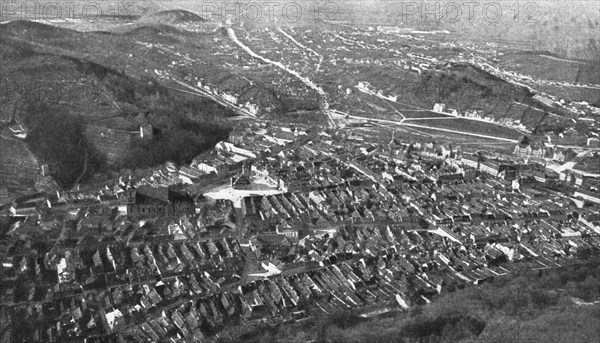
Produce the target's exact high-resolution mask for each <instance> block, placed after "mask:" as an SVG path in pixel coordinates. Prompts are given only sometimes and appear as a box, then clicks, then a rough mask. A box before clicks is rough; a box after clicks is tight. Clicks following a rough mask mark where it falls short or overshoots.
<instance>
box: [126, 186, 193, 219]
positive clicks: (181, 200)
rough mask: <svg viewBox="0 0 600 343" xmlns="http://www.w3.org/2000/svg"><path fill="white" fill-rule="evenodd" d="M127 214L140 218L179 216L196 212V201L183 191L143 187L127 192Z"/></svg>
mask: <svg viewBox="0 0 600 343" xmlns="http://www.w3.org/2000/svg"><path fill="white" fill-rule="evenodd" d="M125 197H126V201H127V214H129V215H138V216H165V215H166V216H179V215H183V214H193V213H194V212H195V203H194V199H192V197H190V196H189V195H188V194H187V193H185V192H183V191H178V190H174V189H171V188H167V187H159V188H152V187H141V188H137V189H129V190H127V191H126V192H125Z"/></svg>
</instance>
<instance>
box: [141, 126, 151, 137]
mask: <svg viewBox="0 0 600 343" xmlns="http://www.w3.org/2000/svg"><path fill="white" fill-rule="evenodd" d="M152 136H153V128H152V125H150V124H142V125H140V138H145V139H151V138H152Z"/></svg>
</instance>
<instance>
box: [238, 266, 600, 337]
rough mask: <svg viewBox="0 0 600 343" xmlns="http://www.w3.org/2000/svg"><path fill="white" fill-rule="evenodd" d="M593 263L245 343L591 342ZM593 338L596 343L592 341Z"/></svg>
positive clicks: (451, 291) (595, 303)
mask: <svg viewBox="0 0 600 343" xmlns="http://www.w3.org/2000/svg"><path fill="white" fill-rule="evenodd" d="M599 273H600V265H599V263H598V260H588V261H587V262H585V263H583V264H582V265H578V266H568V267H563V268H559V269H556V270H552V269H551V270H545V271H531V270H529V271H527V270H523V271H522V272H521V273H520V275H518V276H517V277H516V278H514V279H512V278H511V279H507V278H498V279H495V280H493V281H490V282H486V283H485V284H483V285H478V286H470V285H469V286H464V287H454V286H450V287H448V290H447V291H443V293H442V294H441V295H438V296H436V297H435V300H434V301H433V302H432V303H431V304H428V305H425V304H421V305H417V306H414V307H412V308H411V309H410V310H409V311H406V312H402V311H399V312H392V313H388V314H385V315H381V316H375V317H372V318H363V317H360V316H359V315H358V314H356V313H354V314H352V313H348V314H343V315H341V314H340V315H336V314H333V315H329V316H327V317H323V318H318V319H315V320H308V321H306V322H301V323H299V324H294V325H293V326H291V327H274V328H265V330H264V331H263V332H261V333H258V334H256V335H253V336H249V337H242V339H240V340H239V341H243V342H306V341H309V340H314V341H316V342H340V343H341V342H345V343H350V342H357V343H358V342H381V343H384V342H385V343H388V342H390V343H391V342H401V343H416V342H440V343H456V342H481V343H483V342H548V343H563V342H578V343H579V342H581V343H584V342H585V343H587V342H594V341H595V339H596V338H597V337H598V335H599V334H600V331H599V330H600V317H599V314H600V303H599V300H600V293H599V290H598V288H597V287H596V285H597V282H598V277H599V275H600V274H599ZM594 337H596V338H594Z"/></svg>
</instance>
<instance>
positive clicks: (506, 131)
mask: <svg viewBox="0 0 600 343" xmlns="http://www.w3.org/2000/svg"><path fill="white" fill-rule="evenodd" d="M405 123H407V124H415V125H421V126H426V127H428V128H430V129H436V128H440V129H446V130H456V131H459V132H465V133H472V134H477V135H487V136H494V137H499V138H506V139H514V140H516V139H519V138H520V137H521V136H522V135H523V134H521V133H520V132H518V131H517V130H515V129H511V128H508V127H505V126H502V125H498V124H493V123H488V122H484V121H479V120H469V119H466V118H448V119H445V118H441V119H431V120H410V119H409V120H406V121H405Z"/></svg>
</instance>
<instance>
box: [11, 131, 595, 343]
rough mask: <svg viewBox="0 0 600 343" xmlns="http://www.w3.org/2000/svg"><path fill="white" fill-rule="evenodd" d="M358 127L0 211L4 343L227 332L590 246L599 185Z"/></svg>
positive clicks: (266, 142)
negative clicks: (22, 323)
mask: <svg viewBox="0 0 600 343" xmlns="http://www.w3.org/2000/svg"><path fill="white" fill-rule="evenodd" d="M355 131H356V130H355ZM368 132H369V131H363V132H354V133H353V134H349V133H346V132H337V133H328V132H323V131H319V130H315V129H311V128H307V127H293V128H286V127H277V126H268V125H263V124H257V123H253V124H250V125H248V127H247V128H246V129H237V130H236V131H235V132H234V133H233V134H232V136H231V138H230V140H229V141H228V142H223V143H219V145H218V146H217V147H216V148H215V149H214V151H212V152H209V153H206V154H203V155H201V156H199V157H198V158H197V159H196V160H195V161H194V162H192V163H191V165H190V166H179V167H177V166H174V165H172V164H167V165H165V166H164V167H163V168H162V169H158V170H156V171H155V172H154V173H152V175H146V176H143V177H138V178H135V177H131V176H124V177H121V178H119V180H115V182H114V184H107V185H104V186H103V187H102V188H101V189H94V190H79V191H72V192H62V193H61V192H58V193H56V194H46V193H38V194H33V195H30V196H26V197H21V198H18V199H16V200H15V201H14V202H12V203H10V204H6V205H3V206H2V208H0V210H1V211H3V214H4V218H5V219H4V220H5V223H6V226H7V227H8V229H7V230H5V231H4V232H3V234H4V235H5V238H6V239H3V241H2V251H1V254H0V258H1V259H2V271H3V274H2V275H3V283H2V289H1V291H2V293H1V294H0V296H1V299H2V304H3V305H2V310H3V312H4V313H5V314H6V315H4V316H3V318H5V319H4V321H3V322H2V325H3V328H6V330H5V331H3V332H4V337H3V339H4V340H5V341H6V340H10V338H11V337H17V336H18V337H28V339H29V340H30V341H32V342H53V341H55V342H58V341H64V340H73V341H82V342H83V341H84V339H86V340H87V341H98V342H100V341H102V342H104V341H110V340H112V341H119V342H145V341H148V340H150V341H154V342H198V341H213V340H216V339H237V338H239V337H242V336H243V335H244V334H248V333H251V332H253V331H255V330H257V329H260V328H262V327H263V326H264V325H274V324H278V323H287V322H296V321H302V320H304V319H306V318H308V317H311V316H319V315H322V314H331V313H336V312H340V311H346V310H348V309H355V310H357V311H359V312H360V313H362V314H363V315H364V316H370V315H372V314H373V313H381V312H382V311H383V312H385V311H388V310H390V309H395V310H402V309H406V308H408V307H410V306H413V305H415V304H419V303H426V302H429V301H430V300H431V298H432V297H433V296H435V295H436V294H439V293H442V292H446V291H451V290H452V289H453V288H455V287H457V286H461V285H464V284H469V283H480V282H484V281H485V280H487V279H489V278H494V277H498V276H502V275H507V274H510V273H513V272H515V271H517V270H518V269H519V268H523V267H527V268H532V269H544V268H555V267H559V266H562V265H565V264H569V263H572V262H573V261H575V260H576V259H577V258H579V257H581V256H583V255H585V254H586V253H589V252H590V251H594V249H595V248H597V247H598V245H599V244H600V217H599V216H598V206H599V203H600V202H599V201H598V180H597V179H594V178H582V179H581V181H580V182H578V183H570V182H566V179H565V180H562V179H560V177H559V175H558V173H556V172H553V171H551V170H547V169H546V168H545V167H544V166H543V165H541V164H537V163H529V164H524V163H515V162H514V161H511V160H510V156H508V157H507V156H484V155H483V154H482V153H481V152H480V153H478V154H476V153H470V152H467V151H464V150H463V149H461V148H460V147H452V146H447V145H444V144H440V143H436V142H425V141H416V140H415V141H404V142H403V141H400V140H399V139H398V138H396V137H394V136H392V137H391V138H390V137H386V136H387V135H388V134H389V133H385V132H384V133H381V132H380V133H378V134H373V133H372V131H371V134H369V133H368ZM359 137H360V139H359ZM224 165H226V166H227V167H222V166H224ZM219 174H222V175H223V176H222V177H218V176H219ZM207 180H210V182H209V181H207ZM240 180H243V181H245V183H244V186H243V187H237V186H239V184H240V183H241V181H240ZM211 184H212V186H211ZM215 184H216V185H218V186H217V188H218V189H220V190H221V191H223V189H225V191H226V192H224V193H218V192H217V191H214V189H215ZM199 185H200V186H199ZM266 186H268V189H267V190H265V187H266ZM215 194H225V195H224V196H223V197H219V196H215ZM227 194H229V195H235V196H236V197H232V199H234V198H235V200H229V199H227V196H226V195H227ZM211 197H212V198H211ZM237 199H241V200H239V202H238V200H237ZM17 318H18V319H19V320H27V322H29V323H32V328H31V331H28V332H22V330H21V329H20V328H19V327H18V326H14V325H11V323H14V321H15V320H17ZM19 335H20V336H19Z"/></svg>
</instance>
